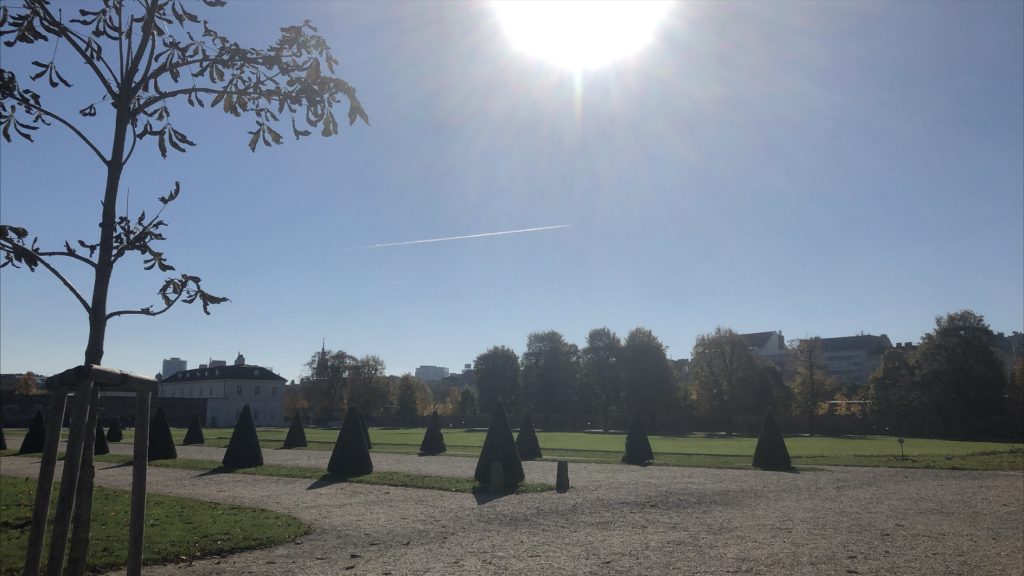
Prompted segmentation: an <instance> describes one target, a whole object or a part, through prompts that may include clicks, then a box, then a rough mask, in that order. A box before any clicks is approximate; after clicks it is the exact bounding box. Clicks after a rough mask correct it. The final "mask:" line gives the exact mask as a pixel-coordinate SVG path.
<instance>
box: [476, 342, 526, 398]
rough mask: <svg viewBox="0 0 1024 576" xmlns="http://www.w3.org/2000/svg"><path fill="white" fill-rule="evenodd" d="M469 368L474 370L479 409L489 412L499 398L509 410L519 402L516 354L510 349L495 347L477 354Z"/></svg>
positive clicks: (517, 359)
mask: <svg viewBox="0 0 1024 576" xmlns="http://www.w3.org/2000/svg"><path fill="white" fill-rule="evenodd" d="M473 371H474V372H475V373H476V388H477V391H478V392H479V398H478V399H477V400H478V402H477V408H478V410H479V411H480V412H483V413H487V412H493V411H494V410H495V408H496V407H497V405H498V401H499V400H502V401H503V402H504V404H505V406H506V407H508V408H509V409H512V407H515V406H518V405H519V402H520V399H521V397H522V394H521V390H520V387H519V357H518V356H516V353H515V352H513V351H512V350H511V349H509V348H506V347H504V346H495V347H493V348H491V349H490V350H488V351H487V352H484V353H483V354H481V355H479V356H477V357H476V360H475V361H474V362H473Z"/></svg>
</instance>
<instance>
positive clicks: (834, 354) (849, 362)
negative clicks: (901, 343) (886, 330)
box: [821, 334, 893, 390]
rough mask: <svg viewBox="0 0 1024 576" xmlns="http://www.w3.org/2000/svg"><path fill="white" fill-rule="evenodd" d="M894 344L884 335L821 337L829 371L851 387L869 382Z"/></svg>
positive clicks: (843, 385)
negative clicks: (886, 352)
mask: <svg viewBox="0 0 1024 576" xmlns="http://www.w3.org/2000/svg"><path fill="white" fill-rule="evenodd" d="M892 347H893V346H892V342H891V341H890V340H889V337H888V336H886V335H885V334H882V335H881V336H874V335H872V334H860V335H858V336H843V337H840V338H822V339H821V355H822V357H823V359H824V360H825V370H826V372H828V374H829V376H832V377H834V378H835V379H836V381H837V382H838V383H839V385H840V386H842V387H843V388H846V389H848V390H849V389H855V388H859V387H861V386H865V385H867V384H868V382H869V381H870V379H871V374H872V373H874V371H875V370H877V369H878V367H879V366H880V365H881V364H882V356H883V355H884V354H885V351H886V350H888V349H889V348H892Z"/></svg>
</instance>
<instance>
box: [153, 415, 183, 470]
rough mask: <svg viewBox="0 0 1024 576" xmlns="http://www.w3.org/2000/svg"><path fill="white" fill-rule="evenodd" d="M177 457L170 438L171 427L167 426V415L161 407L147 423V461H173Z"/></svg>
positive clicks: (172, 440)
mask: <svg viewBox="0 0 1024 576" xmlns="http://www.w3.org/2000/svg"><path fill="white" fill-rule="evenodd" d="M177 457H178V450H177V449H176V448H175V447H174V438H171V427H170V426H168V424H167V415H165V414H164V409H163V407H160V408H157V409H156V414H154V415H153V418H151V419H150V421H149V461H150V462H152V461H153V460H173V459H175V458H177Z"/></svg>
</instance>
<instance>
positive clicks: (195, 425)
mask: <svg viewBox="0 0 1024 576" xmlns="http://www.w3.org/2000/svg"><path fill="white" fill-rule="evenodd" d="M190 444H206V438H204V437H203V423H202V422H200V421H199V414H195V413H193V414H192V418H191V419H189V421H188V431H187V432H185V439H184V440H182V442H181V445H182V446H188V445H190Z"/></svg>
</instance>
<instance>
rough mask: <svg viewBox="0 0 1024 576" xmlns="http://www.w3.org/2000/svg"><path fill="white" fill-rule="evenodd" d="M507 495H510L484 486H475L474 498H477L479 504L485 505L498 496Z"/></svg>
mask: <svg viewBox="0 0 1024 576" xmlns="http://www.w3.org/2000/svg"><path fill="white" fill-rule="evenodd" d="M505 496H508V494H494V493H492V492H491V491H490V490H488V489H487V488H485V487H483V486H474V487H473V498H475V499H476V503H477V505H479V506H483V505H484V504H487V503H488V502H493V501H495V500H497V499H498V498H504V497H505Z"/></svg>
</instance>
